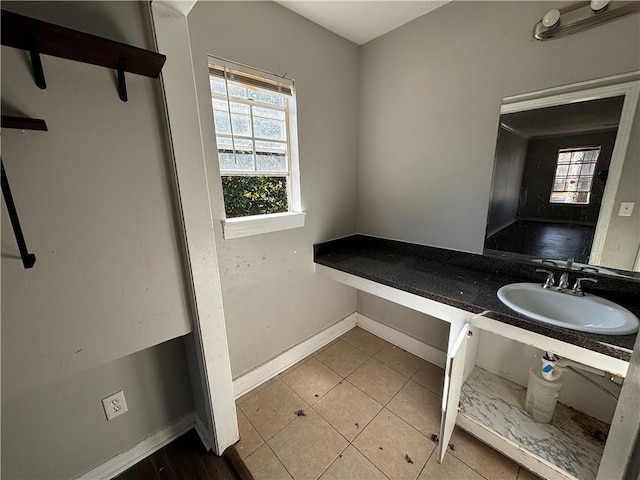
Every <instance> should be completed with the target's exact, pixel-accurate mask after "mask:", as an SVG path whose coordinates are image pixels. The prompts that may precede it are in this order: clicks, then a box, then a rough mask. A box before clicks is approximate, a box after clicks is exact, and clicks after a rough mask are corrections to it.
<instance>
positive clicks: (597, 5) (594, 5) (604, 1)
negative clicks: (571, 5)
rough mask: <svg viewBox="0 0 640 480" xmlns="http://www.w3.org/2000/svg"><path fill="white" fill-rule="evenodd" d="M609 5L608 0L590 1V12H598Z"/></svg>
mask: <svg viewBox="0 0 640 480" xmlns="http://www.w3.org/2000/svg"><path fill="white" fill-rule="evenodd" d="M607 5H609V0H591V5H590V6H591V10H593V11H594V12H599V11H600V10H602V9H603V8H604V7H606V6H607Z"/></svg>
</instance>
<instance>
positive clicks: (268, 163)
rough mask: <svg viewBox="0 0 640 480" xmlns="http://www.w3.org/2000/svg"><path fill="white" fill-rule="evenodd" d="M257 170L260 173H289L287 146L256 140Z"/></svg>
mask: <svg viewBox="0 0 640 480" xmlns="http://www.w3.org/2000/svg"><path fill="white" fill-rule="evenodd" d="M256 170H258V171H259V172H287V171H288V164H287V150H286V145H285V144H284V143H275V142H261V141H258V140H256Z"/></svg>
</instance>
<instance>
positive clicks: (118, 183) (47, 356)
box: [2, 2, 191, 398]
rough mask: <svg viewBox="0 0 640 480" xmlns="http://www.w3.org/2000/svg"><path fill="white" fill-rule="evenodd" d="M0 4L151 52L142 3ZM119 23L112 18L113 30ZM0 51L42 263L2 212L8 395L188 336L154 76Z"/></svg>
mask: <svg viewBox="0 0 640 480" xmlns="http://www.w3.org/2000/svg"><path fill="white" fill-rule="evenodd" d="M2 5H3V8H6V9H11V10H14V11H18V13H20V12H23V13H24V14H26V15H30V14H32V16H34V17H37V18H41V19H43V20H50V21H52V22H58V23H59V24H61V25H64V26H71V27H74V28H78V29H83V30H85V31H89V32H92V33H93V32H95V33H97V34H101V35H105V36H108V37H110V38H113V39H115V40H118V41H124V42H128V43H131V44H133V45H135V46H141V47H148V46H150V40H149V38H148V25H147V17H146V16H145V10H144V7H145V4H144V3H142V2H139V3H137V2H106V3H102V2H78V3H59V2H54V3H47V2H44V3H35V2H34V3H32V2H26V3H22V4H16V3H8V2H3V4H2ZM116 25H117V26H116ZM42 63H43V66H44V71H45V75H46V79H47V84H48V88H47V89H46V90H40V89H39V88H38V87H36V85H35V84H34V82H33V80H32V73H31V69H30V63H29V61H28V55H26V54H25V52H23V51H20V50H17V49H14V48H9V47H2V108H3V113H5V114H7V113H10V112H12V113H13V112H21V114H22V115H26V116H32V117H36V118H43V119H45V120H46V122H47V125H48V127H49V131H48V132H29V133H27V134H26V135H23V134H22V132H21V131H19V130H7V129H3V132H2V147H3V151H2V159H3V162H4V165H5V168H6V171H7V175H8V177H9V181H10V183H11V188H12V191H13V194H14V197H15V201H16V204H17V208H18V212H19V214H20V220H21V222H22V228H23V230H24V233H25V237H26V241H27V244H28V246H29V248H30V249H31V250H32V251H33V252H35V254H36V256H37V263H36V265H35V267H34V268H33V269H31V270H25V269H24V268H23V267H22V263H21V261H20V260H19V258H18V250H17V246H16V242H15V238H14V236H13V231H12V229H11V225H10V223H9V218H8V215H7V214H6V211H3V212H2V284H3V291H2V297H3V298H2V300H3V302H2V317H3V319H4V320H5V321H4V322H3V324H2V333H3V335H2V342H3V344H2V357H3V358H2V367H3V371H2V380H3V381H2V394H3V397H4V398H6V397H12V396H15V395H18V394H21V393H24V392H26V391H28V390H30V389H33V388H35V387H37V386H42V385H45V384H48V383H51V382H53V381H57V380H61V379H62V378H65V377H67V376H69V375H72V374H74V373H78V372H79V371H82V370H84V369H86V368H89V367H93V366H97V365H102V364H105V363H107V362H109V361H112V360H115V359H117V358H120V357H122V356H125V355H129V354H131V353H133V352H136V351H139V350H142V349H144V348H147V347H150V346H153V345H157V344H158V343H161V342H164V341H166V340H168V339H171V338H175V337H177V336H181V335H184V334H186V333H188V332H190V331H191V324H190V320H189V303H188V295H187V290H186V286H185V282H184V271H183V266H182V253H181V238H180V233H179V232H180V231H179V229H178V228H177V225H178V223H177V219H176V215H175V212H174V200H173V186H172V177H171V170H170V160H169V157H168V154H167V151H166V145H165V142H166V129H165V126H164V124H163V120H162V118H163V117H162V109H161V97H160V90H159V88H160V86H159V82H158V80H156V79H150V78H146V77H141V76H139V75H127V88H128V93H129V101H128V102H126V103H125V102H122V101H120V99H119V98H118V93H117V88H116V85H115V81H114V72H113V71H110V70H108V69H106V68H102V67H96V66H93V65H87V64H83V63H79V62H73V61H70V60H64V59H60V58H55V57H50V56H43V57H42Z"/></svg>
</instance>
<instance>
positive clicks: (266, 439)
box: [236, 379, 311, 443]
mask: <svg viewBox="0 0 640 480" xmlns="http://www.w3.org/2000/svg"><path fill="white" fill-rule="evenodd" d="M277 381H281V379H278V380H277ZM274 383H275V382H274ZM282 383H283V384H284V385H285V386H286V387H287V388H288V389H289V390H291V391H292V392H293V393H294V394H295V395H296V396H297V397H298V398H299V399H300V400H301V401H302V402H303V403H304V404H305V405H306V406H307V407H306V408H311V405H309V404H308V403H307V402H306V401H305V400H304V399H303V398H302V397H301V396H300V395H298V394H297V393H296V392H295V390H293V389H292V388H291V387H290V386H289V385H287V383H286V382H282ZM306 408H305V410H306ZM242 413H244V416H245V417H247V420H249V423H250V424H251V426H252V427H253V428H254V430H255V431H256V432H258V435H260V438H262V440H263V441H264V442H265V443H267V441H268V440H270V439H272V438H273V437H275V436H276V435H277V434H278V433H280V432H281V431H282V430H283V429H284V428H285V427H286V426H288V425H289V424H290V423H291V422H293V421H295V420H296V418H297V417H295V418H292V419H291V420H289V421H288V422H287V423H286V424H285V425H283V426H282V427H281V428H280V429H278V431H277V432H275V433H274V434H273V435H271V436H270V437H269V438H264V436H263V435H262V434H261V433H260V431H259V430H258V429H257V428H256V426H255V425H254V424H253V422H252V421H251V419H250V418H249V416H248V415H247V414H246V413H245V411H244V410H242ZM236 417H237V415H236Z"/></svg>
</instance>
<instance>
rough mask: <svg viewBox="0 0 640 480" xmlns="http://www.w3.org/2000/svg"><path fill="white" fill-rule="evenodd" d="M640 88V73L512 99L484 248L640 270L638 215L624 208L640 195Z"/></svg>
mask: <svg viewBox="0 0 640 480" xmlns="http://www.w3.org/2000/svg"><path fill="white" fill-rule="evenodd" d="M627 78H629V79H630V80H629V81H628V82H626V79H627ZM639 89H640V72H637V73H635V72H634V73H633V74H629V75H627V76H626V77H625V81H623V80H622V79H619V78H607V79H599V80H598V81H590V82H588V84H587V83H585V84H575V85H567V86H563V87H558V88H556V89H554V91H553V92H546V91H541V92H531V93H528V94H522V95H518V96H513V97H508V98H506V99H504V100H503V104H502V106H501V108H500V113H501V115H500V119H499V127H498V136H497V141H496V150H495V161H494V171H493V179H492V187H491V196H490V199H489V209H488V215H487V227H486V235H485V243H484V249H483V253H484V254H486V255H491V256H499V257H508V258H516V259H521V260H530V261H533V262H536V263H538V262H541V261H543V260H546V261H549V260H553V261H554V262H555V263H556V264H558V265H561V264H562V262H563V261H566V260H567V259H568V258H572V259H573V265H574V269H581V268H589V269H591V270H597V272H598V273H606V274H609V275H617V273H614V272H612V271H611V270H609V269H608V268H614V269H619V270H624V271H625V272H632V271H634V270H635V271H638V272H640V247H639V245H640V230H638V228H637V221H638V217H635V218H633V217H630V216H626V217H623V216H619V214H618V211H619V210H620V205H621V202H628V203H631V202H633V201H637V202H640V197H639V195H640V189H639V188H640V184H638V182H637V178H638V177H637V171H638V170H637V169H638V162H640V157H639V156H638V155H637V153H634V151H633V150H631V151H630V152H629V153H627V145H629V146H631V145H633V144H634V143H633V142H634V141H635V142H636V144H637V133H634V132H633V129H632V125H633V124H635V123H636V122H637V121H638V115H640V112H639V113H637V114H636V106H637V105H638V104H639V103H638V96H639V95H638V91H639ZM547 93H549V95H548V96H547ZM634 135H635V136H634ZM632 137H633V138H635V140H633V139H632ZM636 150H637V149H636ZM589 264H591V265H592V266H589ZM593 265H595V266H597V268H596V267H594V266H593ZM603 267H608V268H603ZM591 270H590V271H591ZM639 278H640V275H639Z"/></svg>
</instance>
